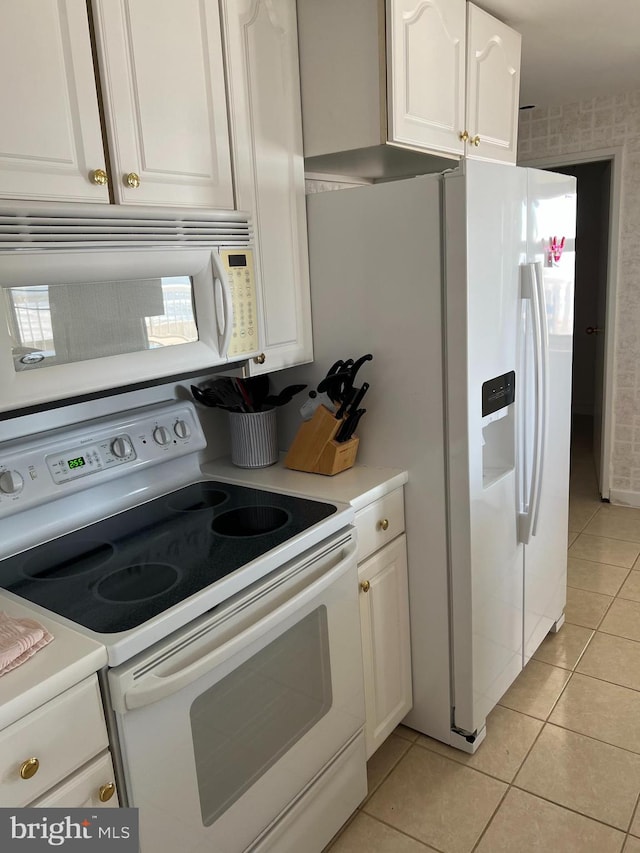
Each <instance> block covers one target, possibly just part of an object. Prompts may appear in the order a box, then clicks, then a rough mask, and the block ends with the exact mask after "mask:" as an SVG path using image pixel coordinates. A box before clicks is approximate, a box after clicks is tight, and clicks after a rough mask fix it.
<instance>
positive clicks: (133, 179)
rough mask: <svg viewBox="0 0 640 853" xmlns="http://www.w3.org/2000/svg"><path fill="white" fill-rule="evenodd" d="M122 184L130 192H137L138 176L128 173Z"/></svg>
mask: <svg viewBox="0 0 640 853" xmlns="http://www.w3.org/2000/svg"><path fill="white" fill-rule="evenodd" d="M124 182H125V184H126V185H127V186H128V187H131V189H132V190H137V189H138V187H139V186H140V175H137V174H136V173H135V172H129V174H128V175H125V176H124Z"/></svg>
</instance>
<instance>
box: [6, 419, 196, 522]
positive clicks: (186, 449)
mask: <svg viewBox="0 0 640 853" xmlns="http://www.w3.org/2000/svg"><path fill="white" fill-rule="evenodd" d="M205 446H206V441H205V437H204V434H203V432H202V427H201V426H200V422H199V421H198V418H197V417H196V414H195V410H194V407H193V406H192V404H191V403H164V404H160V405H157V406H150V407H145V408H144V409H135V410H133V411H130V412H123V413H121V414H119V415H114V416H108V417H106V418H98V419H96V420H94V421H88V422H87V423H86V424H84V425H83V426H79V427H69V428H63V429H60V430H54V431H52V432H48V433H44V434H38V435H34V436H31V437H30V438H28V439H24V440H21V441H16V442H11V443H7V444H6V445H4V446H2V447H0V518H4V517H5V516H7V515H10V514H11V513H14V512H18V511H21V510H24V509H29V508H31V507H32V506H37V505H38V504H42V503H46V502H47V501H49V500H52V499H55V498H57V497H60V496H62V495H63V494H69V493H70V492H72V491H79V490H81V489H84V488H87V487H88V486H92V485H94V484H97V483H99V482H101V481H103V480H108V479H112V478H114V477H119V476H122V475H124V474H126V473H128V472H129V471H133V470H137V469H139V468H141V467H144V466H149V465H157V464H159V463H161V462H166V461H169V460H170V459H172V458H175V457H179V456H184V455H185V454H187V453H194V452H196V451H198V450H202V449H203V448H204V447H205Z"/></svg>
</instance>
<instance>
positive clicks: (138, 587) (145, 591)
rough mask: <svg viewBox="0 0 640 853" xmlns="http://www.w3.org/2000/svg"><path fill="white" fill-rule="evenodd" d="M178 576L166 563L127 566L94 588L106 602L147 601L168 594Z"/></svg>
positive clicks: (172, 567) (176, 570)
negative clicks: (164, 593)
mask: <svg viewBox="0 0 640 853" xmlns="http://www.w3.org/2000/svg"><path fill="white" fill-rule="evenodd" d="M179 576H180V572H179V571H178V569H176V567H175V566H169V565H167V564H166V563H142V564H139V565H137V566H127V567H126V568H124V569H118V571H117V572H114V573H113V574H112V575H107V577H106V578H103V579H102V580H101V581H100V583H99V584H98V586H97V587H96V593H97V594H98V595H101V596H102V598H104V599H106V600H107V601H114V602H124V601H126V602H133V601H148V600H149V599H150V598H155V596H156V595H162V593H163V592H168V591H169V590H170V589H171V587H172V586H174V584H175V583H176V582H177V580H178V578H179Z"/></svg>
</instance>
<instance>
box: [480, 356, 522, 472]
mask: <svg viewBox="0 0 640 853" xmlns="http://www.w3.org/2000/svg"><path fill="white" fill-rule="evenodd" d="M515 399H516V374H515V371H514V370H510V371H509V372H508V373H503V374H502V376H496V377H494V378H493V379H489V380H487V381H486V382H484V383H483V384H482V485H483V486H484V488H487V486H490V485H491V483H494V482H495V481H496V480H499V479H500V478H501V477H502V476H503V475H504V474H506V473H507V472H508V471H512V470H513V468H514V467H515V453H516V436H515V408H516V407H515V406H514V405H513V403H514V402H515Z"/></svg>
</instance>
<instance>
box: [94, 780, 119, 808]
mask: <svg viewBox="0 0 640 853" xmlns="http://www.w3.org/2000/svg"><path fill="white" fill-rule="evenodd" d="M115 792H116V786H115V785H114V784H113V782H107V783H106V784H105V785H101V786H100V791H99V792H98V798H99V800H100V802H101V803H106V802H108V801H109V800H110V799H111V797H113V795H114V794H115Z"/></svg>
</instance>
